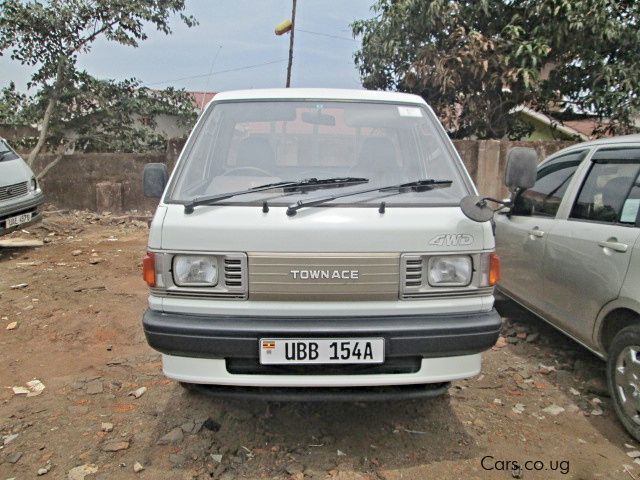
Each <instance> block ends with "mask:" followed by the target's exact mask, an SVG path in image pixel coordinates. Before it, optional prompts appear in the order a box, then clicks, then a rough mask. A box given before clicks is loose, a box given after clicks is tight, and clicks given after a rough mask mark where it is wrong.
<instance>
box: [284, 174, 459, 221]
mask: <svg viewBox="0 0 640 480" xmlns="http://www.w3.org/2000/svg"><path fill="white" fill-rule="evenodd" d="M452 183H453V180H437V179H435V178H427V179H424V180H416V181H414V182H408V183H401V184H398V185H389V186H386V187H376V188H368V189H365V190H357V191H355V192H348V193H341V194H338V195H332V196H327V197H321V198H316V199H312V200H306V201H305V200H300V201H298V202H296V203H294V204H291V205H289V206H288V207H287V215H288V216H290V217H292V216H294V215H295V214H296V213H297V212H298V210H300V209H301V208H305V207H314V206H316V205H321V204H323V203H327V202H330V201H332V200H336V199H337V198H343V197H350V196H352V195H360V194H361V193H370V192H397V193H406V192H424V191H426V190H431V189H433V188H436V187H440V186H446V187H448V186H450V185H451V184H452Z"/></svg>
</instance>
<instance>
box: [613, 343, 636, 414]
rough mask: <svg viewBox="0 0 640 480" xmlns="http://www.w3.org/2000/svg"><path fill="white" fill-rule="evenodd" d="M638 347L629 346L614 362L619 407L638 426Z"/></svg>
mask: <svg viewBox="0 0 640 480" xmlns="http://www.w3.org/2000/svg"><path fill="white" fill-rule="evenodd" d="M639 352H640V346H637V345H630V346H628V347H625V348H624V350H622V351H621V352H620V355H618V358H617V360H616V371H615V388H616V393H617V394H618V398H619V400H620V406H621V407H622V410H623V411H624V413H625V414H626V415H627V416H628V417H629V418H630V419H631V420H633V422H634V423H635V424H636V425H640V358H638V353H639Z"/></svg>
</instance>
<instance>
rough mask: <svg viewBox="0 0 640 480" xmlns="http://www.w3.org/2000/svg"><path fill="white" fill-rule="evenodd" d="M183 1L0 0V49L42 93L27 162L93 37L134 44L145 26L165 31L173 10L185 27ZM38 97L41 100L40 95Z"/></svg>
mask: <svg viewBox="0 0 640 480" xmlns="http://www.w3.org/2000/svg"><path fill="white" fill-rule="evenodd" d="M184 9H185V0H29V1H25V0H4V1H3V3H2V11H1V12H0V54H3V53H4V52H7V51H8V52H10V55H11V58H12V59H13V60H16V61H19V62H20V63H22V64H23V65H27V66H31V67H35V68H36V71H35V72H34V73H33V75H32V77H31V81H30V83H29V87H33V86H40V87H41V93H42V95H46V99H44V101H45V104H46V106H45V108H44V112H43V116H42V118H41V120H40V122H39V123H40V134H39V137H38V141H37V143H36V145H35V146H34V148H33V149H32V150H31V152H30V154H29V157H28V159H27V163H29V165H33V163H34V161H35V159H36V158H37V156H38V154H39V153H40V151H41V150H42V148H43V146H44V145H45V143H46V141H47V139H48V138H49V128H50V125H51V120H52V118H53V117H54V115H56V108H57V107H58V105H59V102H60V100H61V99H62V98H63V97H66V98H67V101H68V100H69V98H68V93H69V92H71V91H74V88H75V87H76V86H77V84H78V82H80V83H82V82H83V80H82V78H81V77H82V76H83V73H82V72H79V71H78V69H77V60H78V56H79V55H80V54H83V53H87V52H89V51H90V49H91V46H92V44H93V42H95V41H96V40H97V39H98V38H100V37H104V38H106V39H107V40H109V41H113V42H116V43H120V44H122V45H128V46H132V47H137V46H138V45H139V43H140V42H141V41H144V40H145V39H146V38H147V34H146V33H145V30H144V29H145V25H146V24H151V25H152V26H155V28H156V29H157V30H159V31H161V32H163V33H165V34H170V33H171V29H170V27H169V20H170V18H171V17H172V16H173V15H175V14H177V15H179V16H180V18H181V20H182V21H183V22H184V23H185V24H187V25H188V26H193V25H195V23H196V21H195V19H194V18H193V17H191V16H186V15H185V14H184V13H183V11H184ZM41 100H42V99H41Z"/></svg>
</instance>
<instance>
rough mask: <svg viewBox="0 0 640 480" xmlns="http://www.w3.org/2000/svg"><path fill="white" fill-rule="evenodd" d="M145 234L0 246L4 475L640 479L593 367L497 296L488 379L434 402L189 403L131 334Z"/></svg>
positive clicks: (124, 231)
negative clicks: (500, 332)
mask: <svg viewBox="0 0 640 480" xmlns="http://www.w3.org/2000/svg"><path fill="white" fill-rule="evenodd" d="M146 234H147V227H146V222H144V221H143V217H142V216H141V217H135V216H133V217H131V216H115V215H101V216H99V215H95V214H91V213H87V212H59V211H58V212H49V213H48V214H47V216H46V218H45V220H44V222H43V223H42V224H40V225H39V226H36V227H29V228H27V232H26V233H25V232H17V233H14V234H12V236H14V237H17V236H19V237H21V238H31V239H44V240H45V242H46V243H44V245H43V246H42V247H38V248H20V249H0V319H1V322H0V384H1V386H2V388H1V389H0V480H3V479H9V478H15V479H16V480H20V479H28V478H36V477H38V475H43V476H44V477H45V478H56V479H66V478H70V479H82V478H86V479H120V478H140V479H205V478H212V477H213V478H224V479H234V478H278V479H281V478H294V479H303V478H311V479H321V478H331V479H430V478H434V479H444V478H452V479H459V478H460V479H461V478H464V479H474V478H497V479H503V478H512V472H511V469H510V467H511V466H513V463H511V464H507V462H514V461H515V462H518V463H519V465H521V466H522V467H523V468H522V471H521V473H520V474H519V475H517V474H516V477H517V478H525V479H527V478H541V479H554V478H575V479H605V478H606V479H608V478H612V479H640V464H636V463H634V461H633V458H632V455H634V453H633V452H634V451H635V449H636V447H637V444H636V443H635V442H634V441H632V439H631V438H630V437H629V436H628V435H626V433H625V432H624V431H623V429H622V428H621V426H620V424H619V423H618V421H617V420H616V417H615V414H614V413H613V410H612V406H611V404H610V400H609V399H608V398H606V392H605V391H603V390H604V365H603V364H602V362H601V361H600V360H598V359H597V358H595V357H594V356H593V355H592V354H590V353H589V352H587V351H586V350H584V349H582V348H581V347H579V346H578V345H576V344H575V343H573V342H572V341H570V340H569V339H567V338H566V337H564V336H562V335H561V334H559V333H557V332H556V331H554V330H552V329H551V328H549V327H548V326H546V325H545V324H543V323H542V322H541V321H540V320H537V319H536V318H533V317H532V316H531V315H528V314H527V313H525V312H524V311H522V310H521V309H519V308H518V307H516V306H515V305H513V304H512V303H509V302H507V301H505V300H500V301H499V302H498V309H499V310H500V312H501V313H502V315H503V316H504V317H505V326H504V335H505V336H504V337H502V338H501V340H500V341H499V343H498V344H497V345H496V347H494V348H493V349H492V350H490V351H488V352H486V353H485V354H484V365H483V373H482V374H481V375H480V376H478V377H476V378H473V379H470V380H468V381H461V382H455V383H454V384H453V385H452V386H451V388H450V390H449V394H448V395H446V396H443V397H440V398H437V399H427V400H421V401H407V402H383V403H325V404H322V403H267V402H261V401H251V402H248V401H247V402H238V401H224V400H218V399H212V398H209V397H205V396H202V395H200V394H195V393H190V392H187V391H185V390H184V389H183V388H182V387H180V386H179V385H178V384H176V383H175V382H173V381H170V380H167V379H166V378H164V377H163V375H162V372H161V362H160V356H159V354H158V353H156V352H154V351H153V350H151V349H150V348H149V347H148V346H147V344H146V342H145V339H144V335H143V333H142V328H141V322H140V319H141V315H142V312H143V310H144V309H145V306H146V295H147V289H146V286H145V285H144V283H143V282H142V279H141V274H140V270H141V258H142V255H143V253H144V250H145V243H146ZM13 322H17V325H15V328H13V329H11V327H13V325H12V324H13ZM7 327H9V328H10V329H6V328H7ZM34 379H37V380H39V381H40V382H42V384H44V386H45V389H44V390H43V391H41V393H40V394H39V395H32V396H26V395H24V394H16V393H14V390H13V387H25V388H26V387H27V382H29V381H32V380H34ZM141 387H146V391H145V392H144V393H143V394H142V395H141V396H139V398H136V397H135V396H133V395H131V394H130V393H131V392H132V391H135V390H137V389H139V388H141ZM32 388H33V389H34V390H37V384H32ZM27 390H29V389H28V388H27ZM18 391H20V390H18ZM167 434H168V435H167ZM629 453H631V455H629ZM637 454H638V455H640V452H638V453H637ZM526 461H529V463H527V464H525V462H526ZM534 462H537V463H534ZM638 463H640V460H638ZM141 468H142V470H140V469H141ZM134 470H140V471H138V472H134Z"/></svg>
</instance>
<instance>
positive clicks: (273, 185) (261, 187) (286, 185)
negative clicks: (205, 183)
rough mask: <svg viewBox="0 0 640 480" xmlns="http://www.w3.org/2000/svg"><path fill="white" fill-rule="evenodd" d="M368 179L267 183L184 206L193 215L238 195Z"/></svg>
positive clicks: (345, 183) (349, 182)
mask: <svg viewBox="0 0 640 480" xmlns="http://www.w3.org/2000/svg"><path fill="white" fill-rule="evenodd" d="M368 181H369V179H368V178H362V177H333V178H323V179H320V180H319V179H317V178H306V179H304V180H291V181H283V182H276V183H266V184H264V185H258V186H257V187H252V188H247V189H246V190H239V191H237V192H229V193H220V194H218V195H209V196H206V197H197V198H194V199H193V200H191V201H190V202H188V203H185V204H184V213H186V214H189V213H193V209H194V208H195V207H197V206H198V205H214V204H215V203H217V202H221V201H222V200H226V199H228V198H232V197H236V196H238V195H247V194H249V193H256V192H264V191H267V190H273V189H274V188H283V189H284V190H285V192H291V191H295V190H307V189H316V188H334V187H340V186H343V185H359V184H361V183H367V182H368Z"/></svg>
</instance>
